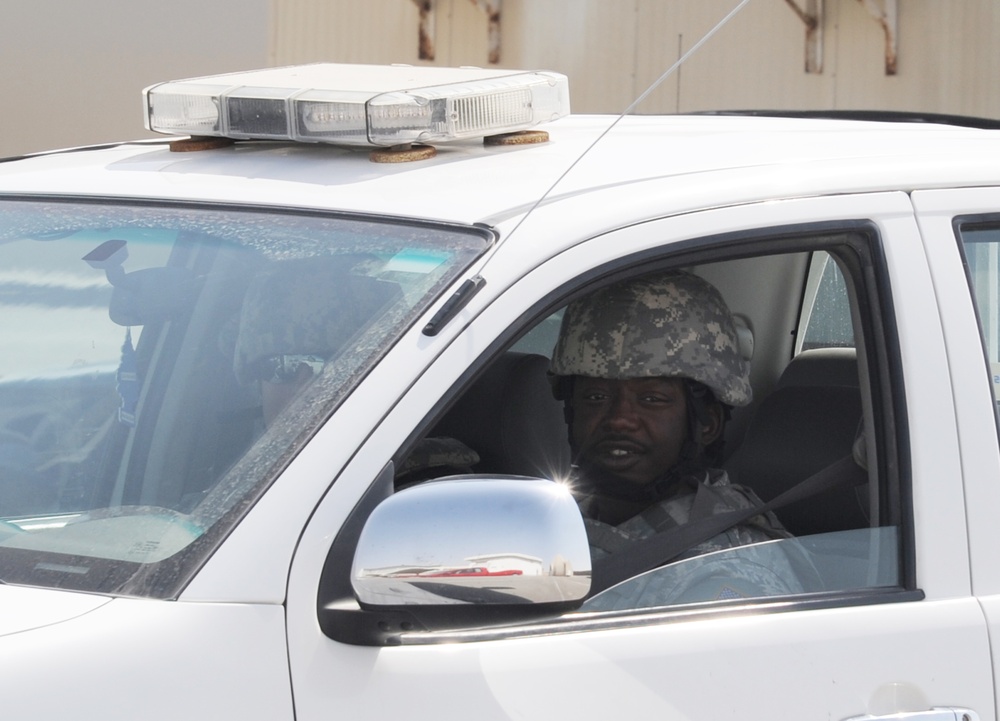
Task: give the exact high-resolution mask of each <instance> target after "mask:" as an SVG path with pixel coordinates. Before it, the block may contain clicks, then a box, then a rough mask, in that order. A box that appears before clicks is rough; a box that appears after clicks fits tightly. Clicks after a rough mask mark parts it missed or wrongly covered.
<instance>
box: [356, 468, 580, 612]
mask: <svg viewBox="0 0 1000 721" xmlns="http://www.w3.org/2000/svg"><path fill="white" fill-rule="evenodd" d="M351 583H352V586H353V589H354V594H355V596H356V598H357V599H358V602H359V603H360V605H361V608H363V609H366V610H377V609H399V608H401V607H405V608H406V610H408V611H411V612H413V613H414V615H416V616H418V617H419V616H420V615H421V614H419V613H418V612H417V611H418V607H419V608H427V609H439V610H441V611H442V612H443V614H442V618H446V617H448V616H449V615H450V616H451V617H452V618H457V617H458V616H464V617H466V618H469V614H468V613H465V614H460V613H459V614H457V613H455V612H456V611H458V609H457V608H455V607H456V606H490V607H492V609H491V611H493V612H491V613H490V615H489V619H490V620H491V621H496V620H497V618H498V614H497V613H496V611H499V610H500V609H508V612H507V613H501V614H499V616H501V617H503V619H504V620H506V621H509V622H516V621H519V620H525V619H527V618H533V617H537V616H539V615H543V614H551V613H552V612H554V611H557V610H563V609H568V608H573V607H575V606H577V605H579V603H580V602H582V601H583V599H584V598H586V596H587V593H588V592H589V590H590V548H589V546H588V544H587V534H586V531H585V530H584V526H583V519H582V517H581V515H580V511H579V510H578V509H577V506H576V503H575V502H574V500H573V497H572V496H571V495H570V493H569V491H568V490H567V488H566V487H565V486H562V485H560V484H558V483H554V482H552V481H545V480H540V479H530V478H519V477H509V476H508V477H489V478H484V477H483V476H455V477H451V478H448V479H442V480H438V481H433V482H430V483H425V484H423V485H420V486H415V487H413V488H409V489H407V490H404V491H401V492H399V493H397V494H395V495H393V496H390V497H389V498H387V499H386V500H384V501H383V502H382V503H381V504H379V505H378V507H377V508H375V510H374V511H373V512H372V514H371V515H370V516H369V518H368V520H367V522H366V523H365V526H364V530H363V531H362V533H361V537H360V538H359V540H358V546H357V550H356V552H355V556H354V565H353V568H352V571H351ZM442 607H446V608H442ZM447 608H450V609H451V611H448V610H446V609H447ZM431 615H433V614H431ZM472 618H473V619H474V618H475V617H474V615H473V616H472ZM485 618H486V617H485V616H484V619H485ZM421 625H424V626H425V627H435V626H437V625H438V624H437V623H435V622H433V621H432V622H430V623H426V624H421Z"/></svg>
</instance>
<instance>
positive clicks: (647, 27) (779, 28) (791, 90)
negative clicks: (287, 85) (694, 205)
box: [272, 0, 1000, 117]
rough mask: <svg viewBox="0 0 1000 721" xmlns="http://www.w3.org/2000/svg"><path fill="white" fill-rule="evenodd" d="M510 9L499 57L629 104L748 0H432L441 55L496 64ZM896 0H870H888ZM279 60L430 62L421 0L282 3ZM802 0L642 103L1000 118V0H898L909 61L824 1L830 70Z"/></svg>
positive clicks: (859, 16)
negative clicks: (817, 65)
mask: <svg viewBox="0 0 1000 721" xmlns="http://www.w3.org/2000/svg"><path fill="white" fill-rule="evenodd" d="M490 1H492V2H493V3H494V4H496V5H497V6H499V10H500V23H499V26H500V42H499V52H500V60H499V65H500V66H502V67H523V68H546V69H551V70H557V71H560V72H563V73H566V74H567V75H569V77H570V82H571V88H572V96H573V107H574V110H575V111H578V112H618V111H621V110H622V109H624V108H625V107H626V106H627V105H628V104H629V103H630V102H631V101H632V100H633V99H634V98H635V97H636V96H637V95H638V94H639V93H640V92H641V91H642V90H643V89H644V88H645V87H646V86H647V85H648V84H649V83H651V82H652V81H653V80H654V79H655V78H656V77H657V76H658V75H659V74H660V73H661V72H663V70H664V69H666V68H667V67H669V66H670V65H671V64H672V63H673V62H674V61H675V60H676V59H677V58H678V57H679V56H680V55H681V54H682V53H684V52H686V51H687V50H688V49H689V48H691V47H692V46H693V45H694V44H695V43H696V42H697V41H698V40H699V39H700V38H701V37H702V36H703V35H704V34H705V33H706V32H707V31H708V30H709V29H711V28H712V27H713V26H714V25H715V24H716V23H717V22H718V21H719V20H720V19H722V18H723V17H724V16H725V15H726V14H727V13H728V12H729V11H730V10H732V9H733V8H734V7H736V5H737V4H738V3H737V0H500V1H499V2H497V0H478V3H477V0H429V2H428V4H429V5H430V6H432V7H433V8H434V10H433V19H434V23H433V33H432V35H431V38H430V39H431V40H432V44H433V48H434V52H435V58H434V60H433V64H440V65H480V66H484V65H487V64H488V57H489V50H490V46H489V40H488V17H487V13H486V12H484V10H483V9H481V7H480V6H485V5H487V4H489V2H490ZM887 1H888V0H866V2H867V4H868V5H870V6H871V7H873V8H884V7H885V3H886V2H887ZM272 2H273V15H272V17H273V18H274V27H273V33H274V34H273V37H272V53H273V58H274V62H275V63H276V64H287V63H299V62H313V61H320V60H323V61H334V62H372V63H385V62H401V63H421V62H429V61H422V60H420V58H419V28H420V11H419V8H418V2H416V1H415V0H364V1H363V2H361V1H359V0H272ZM789 2H795V3H796V4H797V6H798V7H800V8H803V9H807V8H809V7H810V6H811V5H815V4H816V2H817V0H751V2H750V3H749V4H748V5H747V6H746V7H745V8H744V9H743V10H742V11H741V13H740V14H739V15H738V16H737V17H736V18H735V19H734V20H733V21H732V22H731V23H730V24H729V25H728V26H727V27H726V28H724V29H723V30H722V31H721V32H720V33H719V34H718V35H717V36H715V37H714V38H713V39H712V40H711V41H709V42H708V43H707V44H706V45H705V46H704V47H703V48H702V49H701V51H700V52H699V53H698V54H697V55H696V56H694V57H693V58H692V59H691V60H690V61H689V62H688V63H686V64H685V65H684V66H683V68H682V69H681V70H680V72H679V73H677V74H676V75H675V76H673V77H672V78H671V79H670V80H668V81H667V82H666V83H664V84H663V85H662V86H661V87H660V88H659V89H658V90H657V92H656V93H655V94H654V95H652V96H651V97H650V98H649V100H648V101H647V102H646V103H645V104H644V105H643V107H642V108H640V109H639V110H640V111H641V112H677V111H685V110H700V109H716V108H742V107H755V108H768V107H770V108H796V109H798V108H802V109H806V108H822V109H826V108H851V109H855V108H866V109H906V110H921V111H928V112H948V113H965V114H972V115H986V116H993V117H1000V93H997V92H996V85H997V82H998V79H1000V51H998V50H997V48H1000V2H997V0H897V2H896V5H897V16H898V38H897V49H898V66H897V67H898V72H897V74H895V75H886V72H885V69H886V63H885V57H886V42H885V40H886V38H885V33H884V32H883V29H882V27H881V25H880V24H879V23H878V22H877V21H876V19H875V18H874V17H873V16H872V15H871V14H870V12H869V10H868V8H867V7H866V5H865V4H864V3H863V2H861V1H859V0H825V1H824V2H821V3H819V4H820V5H822V6H823V8H824V12H823V19H822V31H823V58H822V59H823V70H822V72H821V73H806V72H805V60H806V27H805V25H804V23H803V22H802V20H801V19H800V18H799V16H798V15H797V14H796V13H795V12H793V10H792V8H791V7H790V5H789Z"/></svg>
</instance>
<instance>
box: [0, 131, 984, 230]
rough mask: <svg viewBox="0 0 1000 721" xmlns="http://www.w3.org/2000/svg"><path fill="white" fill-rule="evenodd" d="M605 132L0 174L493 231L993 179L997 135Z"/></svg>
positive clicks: (106, 158)
mask: <svg viewBox="0 0 1000 721" xmlns="http://www.w3.org/2000/svg"><path fill="white" fill-rule="evenodd" d="M614 121H615V118H614V117H612V116H587V115H577V116H570V117H568V118H564V119H562V120H559V121H556V122H554V123H551V124H549V125H547V126H545V129H546V130H547V131H548V132H549V134H550V137H551V139H550V141H549V142H547V143H544V144H539V145H525V146H507V147H503V146H502V147H484V146H483V145H482V143H481V142H460V143H454V144H449V145H442V146H439V148H438V154H437V157H435V158H432V159H429V160H423V161H415V162H409V163H373V162H371V161H370V160H369V158H368V150H366V149H346V148H339V147H332V146H324V145H311V144H309V145H306V144H301V145H296V144H293V143H277V142H261V141H245V142H240V143H237V144H235V145H232V146H229V147H225V148H220V149H214V150H205V151H198V152H185V153H178V152H170V151H169V150H168V147H167V145H166V143H167V142H168V141H153V142H150V141H146V142H137V143H129V144H122V145H115V146H111V147H104V148H98V149H76V150H75V151H74V152H57V153H51V154H42V155H35V156H28V157H25V158H23V159H16V160H12V161H9V162H4V163H0V193H3V194H11V193H14V194H22V193H31V194H35V193H38V194H55V195H64V194H69V195H75V196H80V195H83V196H99V197H108V196H120V197H133V198H157V199H159V198H163V199H171V200H188V201H190V200H197V201H219V202H237V203H249V204H266V205H284V206H293V207H309V208H325V209H335V210H345V211H352V212H363V213H378V214H389V215H398V216H411V217H418V218H426V219H434V220H445V221H451V222H459V223H472V222H484V223H489V224H494V223H497V222H501V221H502V220H504V219H506V218H510V217H513V216H517V215H519V214H521V213H523V212H524V211H525V210H526V209H527V208H529V207H531V206H532V205H533V204H535V203H536V202H537V201H538V200H539V199H540V198H541V197H542V196H543V195H544V194H545V193H547V192H549V191H550V190H551V191H552V192H551V194H550V195H549V198H548V201H554V200H557V199H558V198H560V197H563V196H567V195H576V194H578V193H580V192H582V191H586V190H593V189H600V188H608V187H614V186H621V185H626V184H632V183H637V182H640V181H644V180H652V179H659V180H660V181H662V182H666V183H667V184H668V186H669V185H670V184H671V181H673V182H674V183H675V184H676V187H677V189H678V191H681V190H682V191H683V192H678V193H677V194H676V195H673V194H667V195H660V198H659V203H660V205H661V208H662V212H663V213H665V214H666V213H670V212H681V211H684V210H691V209H695V208H697V207H710V206H718V205H724V204H729V203H739V202H749V201H752V200H762V199H768V198H779V197H781V198H783V197H799V196H809V195H823V194H830V193H844V192H850V191H875V190H895V189H902V190H911V189H916V188H921V187H948V186H973V185H983V184H991V183H995V182H997V181H998V180H1000V170H998V166H997V164H996V160H995V159H996V158H997V157H1000V131H994V130H981V129H969V128H960V127H954V126H947V125H933V124H925V123H885V122H867V121H850V120H840V119H836V120H830V119H815V118H781V117H740V116H725V115H722V116H710V115H688V116H684V115H677V116H629V117H625V118H622V119H621V121H620V122H619V123H618V124H617V125H616V126H615V127H614V129H613V130H612V131H611V132H609V133H607V135H605V136H604V137H601V136H602V133H604V132H605V131H606V130H607V129H608V128H609V127H610V126H611V124H612V123H613V122H614ZM599 138H600V140H599V142H597V144H596V145H594V143H595V141H598V139H599ZM591 146H593V147H591ZM588 149H589V151H588ZM581 156H582V157H581ZM574 163H575V165H574ZM570 168H572V170H570ZM567 170H569V171H570V172H568V173H567V174H566V176H565V178H563V179H562V180H560V182H559V184H558V186H557V187H556V188H555V189H554V190H553V189H552V186H553V184H554V183H556V181H557V180H559V179H560V177H561V176H562V175H563V174H564V173H566V172H567Z"/></svg>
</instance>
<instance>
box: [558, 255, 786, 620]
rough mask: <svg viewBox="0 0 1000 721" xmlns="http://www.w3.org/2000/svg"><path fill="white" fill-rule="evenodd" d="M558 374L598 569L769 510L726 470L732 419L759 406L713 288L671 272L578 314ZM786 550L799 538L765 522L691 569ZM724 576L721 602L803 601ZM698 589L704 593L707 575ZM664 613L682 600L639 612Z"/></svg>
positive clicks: (563, 336)
mask: <svg viewBox="0 0 1000 721" xmlns="http://www.w3.org/2000/svg"><path fill="white" fill-rule="evenodd" d="M550 370H551V373H552V374H553V376H554V378H553V387H554V391H555V394H556V397H557V398H559V399H561V400H563V401H564V403H565V406H566V418H567V422H568V425H569V436H570V446H571V448H572V452H573V456H574V466H575V469H576V474H575V478H574V481H573V482H574V492H575V493H576V494H577V498H578V502H579V504H580V508H581V511H582V512H583V514H584V517H585V525H586V527H587V533H588V537H589V541H590V545H591V552H592V555H593V557H594V558H595V559H600V558H604V557H607V556H608V555H609V554H616V553H628V549H629V547H630V546H631V545H632V544H634V543H635V542H636V541H637V540H639V539H643V538H647V537H649V536H651V535H653V534H656V533H660V532H664V531H669V530H670V529H672V528H676V527H678V526H681V525H683V524H686V523H688V522H690V521H694V520H697V519H700V518H704V517H706V516H709V515H713V514H717V513H723V512H726V511H733V510H738V509H742V508H748V507H751V506H754V505H762V504H761V501H760V500H759V499H758V498H757V496H756V495H755V494H754V493H753V492H752V491H751V490H749V489H748V488H744V487H742V486H739V485H735V484H731V483H730V482H729V480H728V478H727V476H726V473H725V471H723V470H720V469H719V468H718V467H717V466H718V464H719V463H720V462H721V460H722V458H721V454H722V438H723V430H724V427H725V422H726V419H727V418H728V414H729V409H730V408H732V407H734V406H745V405H747V404H748V403H749V402H750V400H751V388H750V382H749V364H748V362H747V361H746V360H745V359H744V358H743V357H742V356H741V355H740V352H739V341H738V336H737V331H736V326H735V323H734V320H733V317H732V315H731V314H730V312H729V309H728V307H727V306H726V304H725V301H724V300H723V299H722V296H721V295H720V294H719V292H718V290H716V288H715V287H713V286H712V285H710V284H709V283H707V282H706V281H704V280H703V279H701V278H699V277H697V276H695V275H692V274H690V273H686V272H679V271H670V272H665V273H661V274H658V275H654V276H647V277H642V278H637V279H630V280H627V281H625V282H621V283H618V284H616V285H612V286H609V287H607V288H603V289H601V290H599V291H597V292H596V293H593V294H591V295H589V296H587V297H585V298H582V299H580V300H578V301H575V302H573V303H571V304H570V306H569V307H568V308H567V309H566V312H565V315H564V317H563V320H562V327H561V329H560V333H559V339H558V342H557V344H556V347H555V350H554V352H553V357H552V361H551V365H550ZM781 538H789V534H788V533H787V531H785V530H784V528H783V527H782V526H781V524H780V523H779V522H778V520H777V518H776V517H775V516H774V515H773V514H772V513H761V514H760V515H757V516H754V517H753V518H752V519H750V520H749V521H746V522H744V523H742V524H740V525H737V526H736V527H733V528H730V529H728V530H726V531H724V532H722V533H720V534H719V535H717V536H715V537H714V538H711V539H710V540H708V541H705V542H702V543H699V544H697V545H696V546H694V547H693V548H690V549H688V550H686V551H685V552H683V553H682V554H681V558H689V557H692V556H697V555H700V554H705V553H709V552H711V551H717V550H720V549H726V548H732V547H736V546H743V545H746V544H754V543H758V542H761V541H767V540H772V539H781ZM668 560H670V559H664V562H666V561H668ZM778 562H779V564H781V563H785V561H784V559H783V558H780V559H779V561H778ZM779 570H781V571H785V570H789V569H779ZM718 571H719V569H718V568H716V569H715V571H714V572H716V574H717V575H718V583H714V584H709V585H710V586H711V589H710V591H708V593H709V594H710V595H711V594H715V595H714V596H712V597H713V598H714V597H718V598H724V597H740V596H747V595H770V594H771V593H782V592H786V591H790V590H795V589H790V588H788V584H787V583H786V582H783V581H781V582H779V580H778V579H775V578H772V577H771V576H772V575H773V574H771V573H770V572H767V573H765V574H764V576H766V578H757V577H756V576H754V578H751V579H747V578H745V577H739V573H737V577H736V578H732V577H731V576H732V574H731V573H730V570H729V569H726V570H725V572H724V573H721V574H718V573H717V572H718ZM689 580H690V581H691V582H692V583H696V585H697V584H702V585H703V581H704V578H703V574H702V575H700V576H699V578H698V579H693V578H692V579H689ZM675 581H676V579H675ZM730 581H731V582H730ZM633 585H634V584H633ZM681 585H683V584H681ZM673 586H674V589H673V591H672V593H673V594H674V596H676V594H677V592H678V587H677V586H678V584H677V583H676V582H675V583H673ZM632 590H633V591H635V589H634V588H633V589H632ZM662 590H663V589H660V591H662ZM705 592H706V591H705V590H704V589H701V591H699V593H705ZM645 593H647V595H648V589H647V590H646V591H645ZM674 600H676V599H674ZM697 600H709V599H704V598H699V599H697ZM647 601H648V599H647ZM660 602H670V599H664V598H659V599H658V600H654V601H649V602H648V603H645V602H643V603H639V602H638V601H637V600H636V599H635V598H632V599H631V600H630V601H629V602H628V603H629V605H631V606H632V607H634V606H635V605H636V603H639V605H649V604H650V603H660Z"/></svg>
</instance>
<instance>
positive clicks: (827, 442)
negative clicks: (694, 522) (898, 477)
mask: <svg viewBox="0 0 1000 721" xmlns="http://www.w3.org/2000/svg"><path fill="white" fill-rule="evenodd" d="M861 420H862V408H861V392H860V390H859V386H858V365H857V353H856V351H855V349H853V348H821V349H815V350H808V351H805V352H803V353H801V354H799V355H798V356H796V357H795V358H794V359H793V360H792V361H791V362H790V363H789V364H788V366H787V367H786V368H785V371H784V372H783V373H782V375H781V378H780V379H779V380H778V383H777V385H776V386H775V389H774V391H773V392H772V393H771V394H770V395H768V396H767V397H766V398H764V400H763V401H761V403H760V405H759V406H758V408H757V409H756V412H755V414H754V417H753V419H752V420H751V421H750V424H749V426H748V428H747V432H746V436H745V438H744V441H743V444H742V445H741V446H740V448H739V449H738V450H737V452H736V453H735V454H734V456H733V458H732V459H731V464H730V467H729V468H728V470H729V472H730V477H731V478H732V480H733V481H734V482H736V483H740V484H743V485H745V486H748V487H749V488H751V489H753V490H754V491H755V492H756V493H757V495H758V496H760V497H761V499H763V500H764V501H769V500H771V499H773V498H775V497H776V496H778V495H779V494H781V493H782V492H783V491H785V490H787V489H789V488H791V487H793V486H794V485H795V484H797V483H798V482H800V481H803V480H805V479H806V478H808V477H809V476H811V475H813V474H814V473H816V472H818V471H820V470H822V469H823V468H826V467H827V466H829V465H831V464H833V463H834V462H836V461H838V460H841V459H842V458H844V457H845V456H848V455H850V454H851V453H852V449H853V447H854V445H855V441H856V439H857V437H858V432H859V428H860V426H861ZM848 474H849V476H848V477H845V479H844V482H843V483H841V484H839V485H838V486H837V487H836V488H833V489H831V490H828V491H825V492H823V493H820V494H818V495H816V496H813V497H811V498H807V499H805V500H802V501H798V502H796V503H793V504H790V505H788V506H785V507H783V508H780V509H778V510H777V511H776V513H777V515H778V518H779V519H781V521H782V523H784V525H785V527H786V528H787V529H788V530H789V531H790V532H791V533H793V534H794V535H796V536H806V535H812V534H816V533H828V532H832V531H842V530H848V529H853V528H864V527H867V526H868V518H867V515H866V512H865V504H864V501H863V499H866V498H867V493H866V488H867V486H866V484H867V482H868V475H867V472H866V471H865V470H864V469H863V468H862V467H861V466H860V465H857V464H855V465H853V466H852V467H851V469H850V470H849V471H848Z"/></svg>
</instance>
